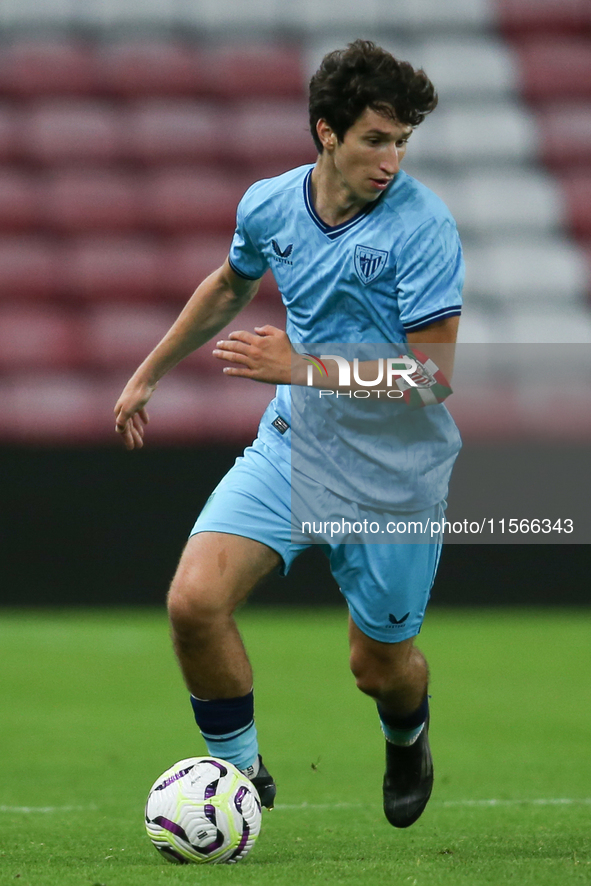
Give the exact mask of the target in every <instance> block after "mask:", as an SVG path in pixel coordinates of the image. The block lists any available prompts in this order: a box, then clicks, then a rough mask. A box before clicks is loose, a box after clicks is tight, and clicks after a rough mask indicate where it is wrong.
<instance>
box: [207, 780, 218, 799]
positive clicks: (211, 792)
mask: <svg viewBox="0 0 591 886" xmlns="http://www.w3.org/2000/svg"><path fill="white" fill-rule="evenodd" d="M219 783H220V780H219V778H216V780H215V781H212V782H211V783H210V784H208V785H207V787H206V788H205V793H204V794H203V796H204V798H205V799H206V800H211V798H212V797H215V792H216V791H217V787H218V785H219Z"/></svg>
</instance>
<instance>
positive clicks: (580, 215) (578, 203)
mask: <svg viewBox="0 0 591 886" xmlns="http://www.w3.org/2000/svg"><path fill="white" fill-rule="evenodd" d="M561 184H562V188H563V191H564V195H565V198H566V212H567V214H568V219H569V223H570V226H571V228H572V230H573V231H574V232H575V233H576V234H578V235H579V236H580V237H582V238H585V239H587V240H588V241H589V242H590V243H591V166H590V167H588V168H587V169H584V168H583V169H581V171H580V172H579V171H577V170H576V169H574V170H573V171H568V170H567V172H566V173H565V174H564V175H563V176H561Z"/></svg>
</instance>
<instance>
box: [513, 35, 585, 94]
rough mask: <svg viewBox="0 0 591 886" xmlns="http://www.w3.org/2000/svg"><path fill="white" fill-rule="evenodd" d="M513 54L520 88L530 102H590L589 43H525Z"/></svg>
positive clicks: (578, 40)
mask: <svg viewBox="0 0 591 886" xmlns="http://www.w3.org/2000/svg"><path fill="white" fill-rule="evenodd" d="M516 52H517V58H518V60H519V64H520V68H521V75H520V83H521V88H522V90H523V93H524V95H525V97H526V98H527V99H529V100H530V101H534V102H537V101H548V100H553V99H560V100H563V99H581V98H583V99H584V98H590V99H591V40H585V39H583V38H580V37H579V38H570V39H569V38H564V37H563V38H562V39H558V40H557V39H555V38H551V37H547V38H540V39H538V40H535V41H532V40H527V41H526V42H524V43H522V44H520V45H519V46H517V47H516Z"/></svg>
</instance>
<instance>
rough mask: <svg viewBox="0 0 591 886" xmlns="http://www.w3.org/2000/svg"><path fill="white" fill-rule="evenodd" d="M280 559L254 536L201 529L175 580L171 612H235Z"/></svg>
mask: <svg viewBox="0 0 591 886" xmlns="http://www.w3.org/2000/svg"><path fill="white" fill-rule="evenodd" d="M280 563H281V557H280V556H279V554H278V553H277V552H276V551H274V550H273V549H272V548H270V547H268V546H267V545H266V544H263V543H262V542H259V541H255V540H254V539H252V538H245V537H243V536H240V535H231V534H229V533H224V532H199V533H198V534H197V535H193V536H191V538H190V539H189V541H188V542H187V545H186V547H185V550H184V551H183V554H182V557H181V559H180V562H179V565H178V568H177V571H176V574H175V577H174V579H173V581H172V584H171V587H170V591H169V596H168V602H169V609H170V610H171V614H174V613H176V614H177V615H182V614H183V613H184V614H186V615H189V614H190V613H194V614H195V615H197V614H199V615H200V616H201V617H202V618H207V617H208V616H210V617H216V616H217V615H218V614H219V613H224V612H232V611H233V610H234V609H235V608H236V606H237V605H238V604H239V603H241V602H243V600H245V599H246V598H247V597H248V595H249V594H250V592H251V591H252V590H253V588H254V587H255V586H256V585H257V584H258V583H259V582H260V581H261V580H262V579H263V578H265V576H266V575H268V574H269V573H270V572H272V571H273V570H274V569H276V568H277V567H278V566H279V564H280Z"/></svg>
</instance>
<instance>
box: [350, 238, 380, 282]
mask: <svg viewBox="0 0 591 886" xmlns="http://www.w3.org/2000/svg"><path fill="white" fill-rule="evenodd" d="M387 258H388V253H387V252H385V251H384V250H383V249H372V247H371V246H356V247H355V270H356V271H357V274H358V276H359V279H360V280H361V282H362V283H371V282H372V280H375V279H376V277H379V275H380V274H381V273H382V271H383V270H384V268H385V266H386V259H387Z"/></svg>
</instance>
